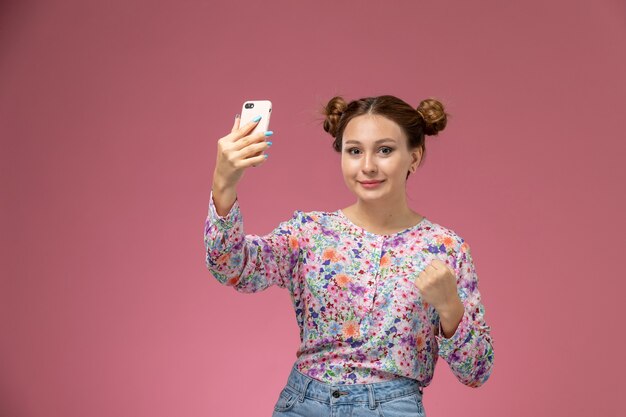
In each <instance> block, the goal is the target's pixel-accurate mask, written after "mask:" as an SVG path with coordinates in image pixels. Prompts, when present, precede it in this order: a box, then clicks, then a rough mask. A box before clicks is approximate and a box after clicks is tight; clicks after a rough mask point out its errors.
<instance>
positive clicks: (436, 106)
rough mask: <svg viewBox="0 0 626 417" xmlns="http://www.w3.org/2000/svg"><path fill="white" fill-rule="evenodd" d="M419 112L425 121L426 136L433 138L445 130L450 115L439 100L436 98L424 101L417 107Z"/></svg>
mask: <svg viewBox="0 0 626 417" xmlns="http://www.w3.org/2000/svg"><path fill="white" fill-rule="evenodd" d="M417 112H418V113H419V114H420V115H421V116H422V119H423V120H424V134H426V135H429V136H432V135H436V134H437V133H439V132H441V131H442V130H443V129H445V127H446V123H447V122H448V116H449V115H448V114H447V113H446V112H445V109H444V108H443V104H441V102H440V101H439V100H436V99H434V98H427V99H426V100H422V102H421V103H420V105H419V106H418V107H417Z"/></svg>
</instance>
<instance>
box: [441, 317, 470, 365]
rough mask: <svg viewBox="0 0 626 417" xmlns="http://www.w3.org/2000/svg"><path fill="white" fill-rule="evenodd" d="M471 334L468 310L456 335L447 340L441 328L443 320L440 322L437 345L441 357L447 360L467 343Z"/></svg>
mask: <svg viewBox="0 0 626 417" xmlns="http://www.w3.org/2000/svg"><path fill="white" fill-rule="evenodd" d="M470 332H471V322H470V316H469V313H468V312H467V309H465V311H464V312H463V317H462V318H461V322H460V323H459V325H458V327H457V328H456V331H455V332H454V334H453V335H452V336H451V337H450V338H447V339H446V337H445V336H444V335H443V328H442V327H441V320H439V334H438V335H435V340H436V341H437V345H438V346H439V356H441V357H442V358H444V359H445V358H446V357H447V356H448V355H450V354H451V353H452V352H454V351H455V350H456V349H459V348H461V347H462V346H463V344H464V343H465V342H466V340H467V338H468V336H469V335H470Z"/></svg>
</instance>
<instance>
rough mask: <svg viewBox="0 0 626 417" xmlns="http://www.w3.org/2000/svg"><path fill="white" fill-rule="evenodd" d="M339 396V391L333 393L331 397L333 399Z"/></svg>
mask: <svg viewBox="0 0 626 417" xmlns="http://www.w3.org/2000/svg"><path fill="white" fill-rule="evenodd" d="M340 395H341V394H340V393H339V391H335V392H333V397H335V398H339V396H340Z"/></svg>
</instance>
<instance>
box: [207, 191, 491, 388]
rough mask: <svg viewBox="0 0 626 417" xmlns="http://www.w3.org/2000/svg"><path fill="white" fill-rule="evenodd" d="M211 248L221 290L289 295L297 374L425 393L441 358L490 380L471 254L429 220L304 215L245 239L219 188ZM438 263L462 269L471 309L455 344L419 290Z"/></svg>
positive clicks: (467, 378) (457, 371) (462, 376)
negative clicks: (411, 384)
mask: <svg viewBox="0 0 626 417" xmlns="http://www.w3.org/2000/svg"><path fill="white" fill-rule="evenodd" d="M204 244H205V249H206V266H207V268H208V269H209V271H210V272H211V273H212V275H213V276H214V277H215V278H216V279H217V280H218V281H219V282H220V283H222V284H224V285H229V286H232V287H233V288H234V289H235V290H237V291H239V292H242V293H254V292H258V291H263V290H265V289H266V288H268V287H270V286H271V285H276V286H278V287H280V288H284V289H286V290H287V291H289V294H290V296H291V301H292V303H293V308H294V310H295V315H296V320H297V322H298V326H299V328H300V341H301V344H300V347H299V349H298V351H297V352H296V356H297V359H296V367H297V369H298V370H299V371H300V372H302V373H303V374H306V375H309V376H310V377H312V378H314V379H317V380H320V381H323V382H328V383H333V384H362V383H373V382H381V381H388V380H391V379H395V378H398V377H399V376H404V377H409V378H412V379H415V380H418V381H419V382H420V384H421V385H422V386H427V385H429V384H430V382H431V380H432V377H433V372H434V368H435V363H436V362H437V358H438V357H439V356H441V357H442V358H443V359H444V360H445V361H446V362H447V363H448V364H449V366H450V369H451V370H452V372H453V373H454V375H455V376H456V377H457V379H458V380H459V381H461V382H462V383H463V384H465V385H467V386H470V387H478V386H480V385H482V384H483V383H484V382H485V381H486V380H487V379H488V378H489V375H490V374H491V370H492V367H493V360H494V351H493V341H492V338H491V336H490V328H489V326H488V325H487V324H486V322H485V320H484V312H485V311H484V307H483V305H482V303H481V298H480V293H479V291H478V277H477V275H476V271H475V269H474V263H473V260H472V256H471V254H470V247H469V245H468V244H467V242H465V241H464V239H462V238H461V237H459V236H458V235H457V234H456V233H455V232H453V231H452V230H450V229H447V228H444V227H443V226H440V225H439V224H436V223H433V222H431V221H430V220H428V219H427V218H423V219H422V220H421V221H420V223H418V224H417V225H415V226H413V227H410V228H407V229H405V230H403V231H401V232H398V233H393V234H388V235H378V234H374V233H371V232H368V231H366V230H365V229H363V228H361V227H359V226H357V225H356V224H354V223H352V222H351V221H350V220H349V219H348V218H347V217H346V216H345V214H344V213H343V212H342V211H341V210H337V211H335V212H324V211H311V212H302V211H299V210H296V211H295V212H294V214H293V216H292V218H291V219H289V220H287V221H284V222H282V223H280V224H279V225H278V227H277V228H276V229H274V230H273V231H272V232H271V233H269V234H267V235H265V236H257V235H251V234H248V235H246V234H245V233H244V229H243V217H242V214H241V211H240V207H239V202H238V200H235V203H234V205H233V206H232V207H231V209H230V211H229V212H228V214H227V215H226V216H223V217H222V216H219V215H218V214H217V211H216V209H215V205H214V202H213V192H212V191H211V197H210V202H209V212H208V216H207V219H206V223H205V228H204ZM434 258H438V259H440V260H442V261H444V262H445V263H446V264H448V265H449V266H450V267H451V268H453V269H454V271H455V273H456V277H457V290H458V294H459V297H460V298H461V301H462V302H463V304H464V306H465V312H464V314H463V318H462V320H461V322H460V324H459V325H458V327H457V329H456V332H455V333H454V335H452V337H450V338H445V337H444V336H443V332H442V330H441V325H440V322H439V315H438V313H437V311H436V310H435V309H434V308H433V307H432V306H431V305H428V303H425V302H423V301H422V300H421V296H420V291H419V290H418V288H417V286H416V285H415V284H414V280H415V278H416V277H417V276H418V275H419V273H420V272H421V271H422V270H423V269H424V268H425V267H426V265H428V263H429V262H430V260H432V259H434Z"/></svg>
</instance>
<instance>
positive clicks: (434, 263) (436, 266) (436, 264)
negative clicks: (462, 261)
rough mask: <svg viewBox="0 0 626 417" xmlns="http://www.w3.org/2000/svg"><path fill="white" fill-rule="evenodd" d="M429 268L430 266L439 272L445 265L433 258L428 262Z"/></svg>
mask: <svg viewBox="0 0 626 417" xmlns="http://www.w3.org/2000/svg"><path fill="white" fill-rule="evenodd" d="M429 266H431V267H432V268H433V269H435V270H440V269H443V268H445V267H446V266H447V265H446V264H445V262H443V261H442V260H441V259H437V258H435V259H433V260H432V261H431V262H430V265H429Z"/></svg>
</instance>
